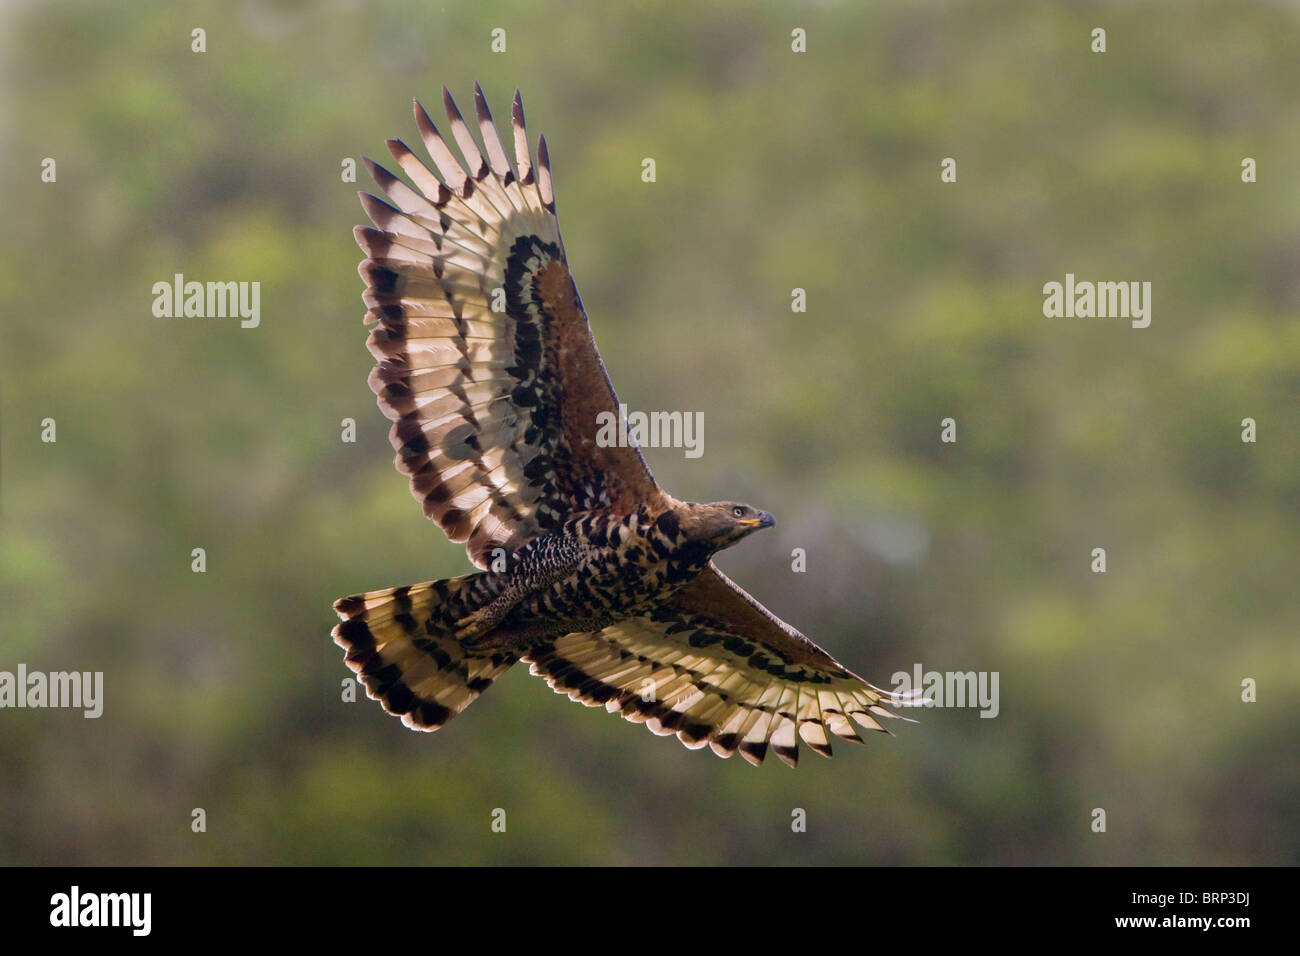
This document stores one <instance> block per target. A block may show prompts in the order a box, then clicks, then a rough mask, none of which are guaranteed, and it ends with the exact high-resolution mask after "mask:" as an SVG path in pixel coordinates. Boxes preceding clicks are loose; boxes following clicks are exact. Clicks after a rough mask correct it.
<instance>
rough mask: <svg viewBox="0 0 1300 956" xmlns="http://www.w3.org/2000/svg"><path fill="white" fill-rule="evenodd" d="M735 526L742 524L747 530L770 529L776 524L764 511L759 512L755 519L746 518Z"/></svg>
mask: <svg viewBox="0 0 1300 956" xmlns="http://www.w3.org/2000/svg"><path fill="white" fill-rule="evenodd" d="M736 523H737V524H743V525H745V526H746V527H747V528H770V527H772V526H773V525H774V524H776V519H775V518H773V517H772V515H771V514H770V513H768V512H766V511H760V512H759V513H758V517H757V518H746V519H745V520H744V521H738V522H736Z"/></svg>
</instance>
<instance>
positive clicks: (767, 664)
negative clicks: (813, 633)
mask: <svg viewBox="0 0 1300 956" xmlns="http://www.w3.org/2000/svg"><path fill="white" fill-rule="evenodd" d="M524 659H525V660H528V661H531V662H532V672H533V673H534V674H537V675H539V676H542V677H545V678H546V681H547V683H548V684H550V685H551V687H552V688H554V689H555V690H556V691H558V692H560V693H567V694H568V695H569V696H570V697H571V698H572V699H574V700H581V701H582V702H583V703H584V704H587V705H588V706H592V707H594V706H596V705H597V704H604V705H605V707H606V709H607V710H609V711H610V712H611V713H621V714H622V715H623V716H624V717H625V718H627V719H628V720H632V721H636V722H638V723H640V722H644V723H645V724H646V726H647V727H649V728H650V729H651V730H652V731H654V732H655V733H656V734H671V733H676V734H677V736H678V738H679V739H680V740H681V741H682V743H684V744H685V745H686V746H688V747H691V748H697V747H703V746H704V745H705V744H708V745H709V746H710V747H711V748H713V752H714V753H716V754H718V755H719V756H722V757H730V756H731V755H732V754H733V753H735V752H736V750H737V749H739V750H740V753H741V756H743V757H744V758H745V759H746V760H748V761H749V762H750V763H753V764H758V763H761V762H762V760H763V756H764V755H765V754H766V752H767V745H768V741H769V740H770V741H771V743H772V749H773V750H774V751H775V752H776V755H777V756H778V757H779V758H781V760H783V761H784V762H785V763H787V764H789V765H790V766H792V767H793V766H795V764H796V763H797V762H798V760H799V738H800V737H802V738H803V740H804V742H805V743H807V744H808V745H809V746H810V747H812V748H813V749H814V750H816V751H817V752H818V753H820V754H823V755H824V756H827V757H829V756H830V755H831V744H830V737H829V736H828V734H827V731H830V732H831V733H833V734H836V735H838V736H840V737H843V738H845V739H847V740H855V741H857V742H859V743H861V742H862V741H861V738H859V737H858V735H857V733H856V732H855V731H854V729H853V725H852V724H851V723H850V722H849V719H848V718H850V717H852V718H853V720H855V721H857V722H858V723H859V724H861V725H862V726H863V727H866V728H868V729H869V730H884V727H882V726H881V725H880V724H879V723H878V722H877V721H876V719H875V717H873V716H872V715H875V716H876V717H897V716H898V715H897V714H895V713H893V712H892V711H890V710H887V709H886V708H885V707H884V706H882V703H890V702H893V701H894V699H895V698H894V696H893V695H892V694H890V692H888V691H884V690H881V689H880V688H877V687H874V686H872V685H871V684H869V683H867V682H866V681H865V680H863V679H862V678H860V677H858V676H857V675H856V674H854V673H852V672H851V671H848V670H846V669H845V668H843V667H841V666H840V665H839V664H838V663H837V662H836V661H835V659H834V658H832V657H831V656H830V655H829V654H827V653H826V652H825V651H823V650H822V649H821V648H820V647H818V646H817V645H816V644H814V643H813V642H812V641H810V640H808V638H806V637H804V636H803V635H802V634H800V633H799V632H798V631H796V630H795V629H794V628H792V627H790V625H788V624H786V623H785V622H784V621H782V620H780V619H779V618H777V617H775V616H774V615H772V614H771V613H770V612H769V611H768V610H767V609H766V608H764V607H763V606H762V605H761V604H759V603H758V602H757V601H755V600H754V599H753V598H752V597H750V596H749V595H748V594H746V593H745V592H744V591H743V590H741V589H740V588H739V587H737V586H736V585H735V584H733V583H732V582H731V581H730V580H729V579H728V578H727V577H726V576H725V575H723V574H722V572H721V571H719V570H718V569H717V568H716V567H714V566H713V564H712V563H710V564H709V567H708V568H706V569H705V570H704V572H703V573H701V574H700V576H699V577H698V578H696V579H695V580H694V581H693V582H691V583H690V584H687V585H684V586H683V587H682V588H681V589H680V590H678V591H677V592H676V593H675V594H674V595H673V596H672V597H671V598H669V599H668V601H667V602H666V603H665V604H663V605H661V606H659V607H656V608H654V609H653V610H652V611H650V612H649V613H647V614H646V615H644V616H642V617H636V618H632V619H631V620H627V621H623V622H620V623H618V624H615V625H612V626H610V627H607V628H604V629H603V630H600V631H592V632H587V633H576V634H566V635H565V636H564V637H561V638H558V639H556V640H555V641H552V642H551V643H549V644H546V645H543V646H541V647H536V648H533V649H532V650H531V651H529V653H528V655H527V656H526V657H525V658H524Z"/></svg>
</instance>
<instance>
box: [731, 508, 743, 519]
mask: <svg viewBox="0 0 1300 956" xmlns="http://www.w3.org/2000/svg"><path fill="white" fill-rule="evenodd" d="M731 513H732V514H733V515H735V516H736V517H737V518H743V517H745V509H744V508H742V507H741V506H740V505H736V507H734V508H732V509H731Z"/></svg>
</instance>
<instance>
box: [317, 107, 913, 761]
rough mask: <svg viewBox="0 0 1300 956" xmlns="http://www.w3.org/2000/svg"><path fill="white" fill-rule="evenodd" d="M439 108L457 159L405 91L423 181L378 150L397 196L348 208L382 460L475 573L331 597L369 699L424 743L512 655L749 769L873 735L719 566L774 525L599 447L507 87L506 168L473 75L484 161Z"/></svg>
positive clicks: (864, 714)
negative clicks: (362, 222) (721, 555)
mask: <svg viewBox="0 0 1300 956" xmlns="http://www.w3.org/2000/svg"><path fill="white" fill-rule="evenodd" d="M443 105H444V107H445V111H446V115H447V126H446V129H447V130H448V131H449V132H450V138H451V140H452V141H454V143H455V144H456V146H457V147H458V148H459V150H460V154H461V158H458V157H457V156H456V155H455V154H454V153H453V152H452V150H451V148H450V146H449V145H448V141H447V140H446V139H444V138H443V135H442V134H441V133H440V132H439V131H438V129H437V128H436V127H435V125H434V123H433V121H432V119H430V117H429V114H428V113H427V112H426V111H425V109H424V108H423V107H422V106H421V105H420V103H419V101H418V100H417V101H416V103H415V120H416V123H417V125H418V127H419V131H420V138H421V139H422V140H423V143H424V146H425V148H426V150H427V151H428V154H429V156H430V158H431V159H432V161H433V166H434V167H436V171H435V170H434V169H432V168H430V167H429V166H428V165H426V164H425V162H424V160H423V159H421V158H420V157H419V156H418V155H417V154H416V153H415V152H414V151H412V150H411V149H410V148H409V147H407V146H406V145H405V144H404V143H402V142H401V141H399V140H388V142H387V146H388V150H389V152H390V153H391V154H392V156H393V160H394V161H395V162H396V164H397V166H398V167H399V168H400V169H401V170H402V172H404V173H405V174H406V177H407V180H409V182H408V181H406V180H403V179H401V178H399V177H398V176H397V175H395V174H393V173H392V172H389V171H388V170H387V169H385V168H384V167H382V166H380V165H378V164H376V163H374V162H372V161H370V160H369V159H367V160H365V163H366V166H367V168H368V169H369V171H370V173H371V175H372V176H373V177H374V179H375V182H376V183H377V184H378V186H379V188H380V190H381V191H382V192H383V193H384V194H385V195H386V196H387V197H388V199H387V201H385V200H384V199H380V198H378V197H377V196H373V195H370V194H368V193H364V192H363V193H361V204H362V206H363V207H364V209H365V211H366V213H367V214H368V216H369V217H370V220H371V222H372V223H373V224H374V225H373V227H372V226H358V227H356V229H355V230H354V234H355V236H356V240H357V243H358V244H359V245H360V246H361V249H362V251H363V252H364V253H365V255H366V258H365V259H364V261H363V262H362V263H361V265H360V273H361V277H362V278H363V279H364V280H365V283H366V289H365V292H364V295H363V298H364V301H365V304H366V307H367V312H366V317H365V320H366V322H367V323H368V324H372V325H373V326H374V328H373V329H372V330H371V331H370V334H369V338H368V339H367V342H366V344H367V347H368V348H369V349H370V351H371V353H372V354H373V355H374V356H375V358H376V359H377V360H378V362H379V364H378V365H377V366H375V368H374V370H373V371H372V372H371V373H370V379H369V384H370V387H371V389H372V390H373V391H374V393H375V395H376V396H377V398H378V402H379V407H380V409H381V410H382V411H383V413H384V414H385V415H386V416H387V417H388V418H389V419H391V420H392V422H393V425H392V430H391V433H390V438H391V441H392V444H393V447H394V448H395V449H396V450H397V457H396V465H397V469H398V470H399V471H401V472H402V473H403V474H405V475H407V476H409V478H410V485H411V491H412V493H413V494H414V495H415V498H416V499H417V500H418V501H419V502H420V503H421V505H422V506H423V509H424V513H425V515H426V516H427V517H429V518H431V519H432V520H433V521H434V522H435V523H436V524H437V525H438V526H439V527H440V528H442V530H443V531H444V532H445V533H446V534H447V537H448V538H450V539H451V540H452V541H455V542H464V543H465V545H466V548H467V550H468V552H469V557H470V560H471V561H472V562H473V563H474V564H475V565H476V566H477V567H478V568H480V569H481V570H480V571H479V572H477V573H473V574H467V575H463V576H461V577H455V578H450V579H447V580H441V581H431V582H427V583H424V584H415V585H407V586H403V587H396V588H387V589H384V590H380V591H371V592H368V593H365V594H356V595H353V596H351V597H346V598H343V599H341V600H339V601H337V602H336V603H335V605H334V607H335V610H336V611H337V612H338V614H339V617H340V618H342V622H341V623H340V624H338V625H337V626H336V627H335V628H334V631H333V636H334V640H335V642H336V643H338V644H339V645H340V646H341V647H342V648H343V649H344V650H345V651H346V658H345V659H346V662H347V664H348V666H349V667H351V668H352V670H353V671H355V672H356V673H357V674H358V675H359V676H360V679H361V681H362V683H363V684H364V686H365V688H366V691H367V693H368V694H369V696H370V697H372V698H374V699H377V700H379V701H381V702H382V704H383V706H384V709H385V710H386V711H388V712H389V713H390V714H393V715H397V716H400V717H401V719H402V722H403V723H404V724H405V725H406V726H408V727H411V728H413V729H416V730H437V729H438V728H439V727H441V726H443V725H444V724H445V723H447V721H449V720H451V718H452V717H454V716H456V715H457V714H459V713H460V712H461V711H463V710H464V709H465V708H466V707H467V706H469V704H471V703H472V702H473V701H474V700H475V699H477V697H478V696H479V695H480V694H482V693H483V692H484V691H485V690H487V688H488V687H490V686H491V684H492V682H493V681H494V680H496V678H497V677H499V676H500V675H501V674H502V673H504V672H505V671H506V670H507V669H508V668H510V667H511V666H513V665H514V664H516V663H518V662H526V663H528V664H529V666H530V669H531V671H532V673H533V674H535V675H538V676H540V677H543V678H545V679H546V681H547V682H548V683H549V684H550V685H551V687H553V688H554V689H555V690H556V691H558V692H560V693H564V694H567V695H568V696H569V697H570V698H572V699H573V700H578V701H581V702H583V703H584V704H587V705H588V706H592V707H595V706H603V707H604V708H605V709H606V710H608V711H610V712H611V713H617V714H620V715H621V716H623V717H624V718H626V719H628V720H630V721H635V722H637V723H644V724H645V725H646V726H647V727H648V728H650V730H652V731H653V732H654V733H656V734H663V735H666V734H675V735H676V736H677V737H678V739H679V740H681V741H682V743H684V744H685V745H686V746H687V747H691V748H701V747H705V746H707V747H709V748H711V749H712V750H713V751H714V753H717V754H719V755H720V756H723V757H729V756H731V755H732V754H733V753H736V752H739V753H740V754H741V756H743V757H744V758H745V759H746V760H748V761H749V762H751V763H754V764H758V763H760V762H762V760H763V757H764V756H765V754H766V753H767V750H768V746H769V744H770V745H771V749H772V750H773V751H774V752H775V753H776V755H777V757H779V758H780V759H781V760H783V761H784V762H786V763H787V764H789V765H791V766H794V765H795V764H796V762H797V760H798V757H799V741H800V740H801V739H802V740H803V741H804V742H805V743H806V744H808V746H810V747H811V748H812V749H814V750H816V751H817V752H818V753H821V754H824V755H825V756H830V755H831V736H832V735H835V736H838V737H841V738H845V739H847V740H853V741H858V742H861V740H860V738H859V737H858V735H857V733H856V731H855V729H854V724H855V723H856V724H858V725H859V726H862V727H865V728H867V729H869V730H883V729H884V728H883V726H882V725H881V723H880V721H879V720H878V718H890V717H895V716H897V715H896V714H894V713H893V712H892V711H890V710H889V709H888V708H887V707H886V706H885V704H887V703H890V702H892V698H891V695H890V694H889V692H887V691H884V690H881V689H879V688H877V687H875V686H873V685H872V684H870V683H868V682H867V681H865V680H863V679H862V678H861V677H858V676H857V675H856V674H854V673H852V672H851V671H849V670H847V669H846V668H844V667H843V666H841V665H840V664H839V663H838V662H837V661H836V660H835V659H834V658H832V657H831V656H830V655H829V654H827V653H826V652H825V651H824V650H822V649H821V648H820V647H818V646H817V645H816V644H814V643H813V642H812V641H810V640H809V639H808V638H806V637H804V636H803V635H802V634H801V633H799V632H798V631H797V630H795V629H794V628H792V627H790V626H789V625H788V624H786V623H785V622H784V621H781V620H780V619H778V618H777V617H776V616H775V615H773V614H771V613H770V612H769V611H768V610H767V609H766V608H764V607H763V606H762V605H761V604H759V603H758V602H757V601H756V600H754V599H753V598H752V597H750V596H749V594H747V593H746V592H745V591H743V590H742V589H741V588H739V587H737V586H736V585H735V584H734V583H732V582H731V581H730V580H729V579H728V578H727V577H726V576H725V575H724V574H723V573H722V572H721V571H719V570H718V569H717V567H715V566H714V564H713V561H712V558H713V555H714V554H715V553H716V552H717V551H719V550H721V549H722V548H727V547H730V546H732V545H734V544H736V543H737V542H739V541H740V540H742V539H743V538H746V537H748V536H749V535H751V534H753V533H754V532H755V531H758V530H760V529H762V528H767V527H771V526H772V525H773V524H774V523H775V522H774V520H773V518H772V516H771V515H770V514H768V513H767V512H766V511H760V510H758V509H757V508H754V507H751V506H750V505H747V504H744V503H741V502H733V501H722V502H712V503H707V504H699V503H694V502H687V501H679V500H677V499H676V498H674V497H673V496H672V495H670V494H669V493H668V492H666V491H665V490H664V489H662V488H661V487H659V485H658V484H657V483H656V482H655V480H654V478H653V476H652V475H651V474H650V469H649V468H648V467H647V465H646V462H645V459H644V458H643V457H642V455H641V452H640V451H639V449H638V448H637V447H636V446H635V444H631V445H629V444H618V443H611V442H608V441H598V440H597V439H598V433H599V431H600V422H602V421H608V420H609V416H610V415H617V414H618V409H619V403H618V399H617V398H616V397H615V394H614V390H613V387H612V386H611V384H610V381H609V377H608V376H607V375H606V372H605V367H604V364H603V363H602V361H601V358H600V354H599V353H598V352H597V351H596V344H595V341H594V339H593V338H592V333H591V327H590V325H589V324H588V321H587V315H586V312H585V311H584V310H583V306H582V300H581V298H579V296H578V290H577V288H576V287H575V285H574V282H573V278H572V276H571V274H570V271H569V264H568V260H567V258H566V257H565V254H564V244H563V242H562V241H561V239H560V230H559V224H558V221H557V219H556V214H555V194H554V190H553V186H552V180H551V168H550V159H549V156H548V153H547V148H546V138H545V137H544V136H543V137H539V138H538V142H537V157H536V161H534V159H533V156H532V151H531V147H530V143H529V139H528V133H527V130H526V128H525V126H524V111H523V104H522V102H521V100H520V97H519V94H518V92H516V93H515V99H514V108H513V111H512V120H513V122H512V127H513V130H512V131H513V146H514V149H513V153H514V163H513V165H512V164H511V161H510V158H509V155H508V154H507V152H506V149H505V147H504V145H503V144H502V141H501V139H500V137H499V136H498V134H497V129H496V126H495V124H494V123H493V121H492V116H491V114H490V113H489V112H488V106H487V102H486V100H485V99H484V96H483V91H482V89H481V88H480V87H478V85H477V84H476V85H475V88H474V105H475V114H476V120H477V125H478V129H479V133H480V135H481V139H482V145H481V147H480V144H479V143H478V142H477V141H476V140H475V138H474V136H473V134H472V133H471V131H470V128H469V125H468V124H467V123H466V122H465V120H464V119H463V118H462V116H461V113H460V111H459V110H458V109H457V107H456V104H455V103H454V102H453V100H452V98H451V96H450V94H449V93H448V92H447V89H446V88H445V87H444V88H443ZM462 158H463V162H462Z"/></svg>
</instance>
